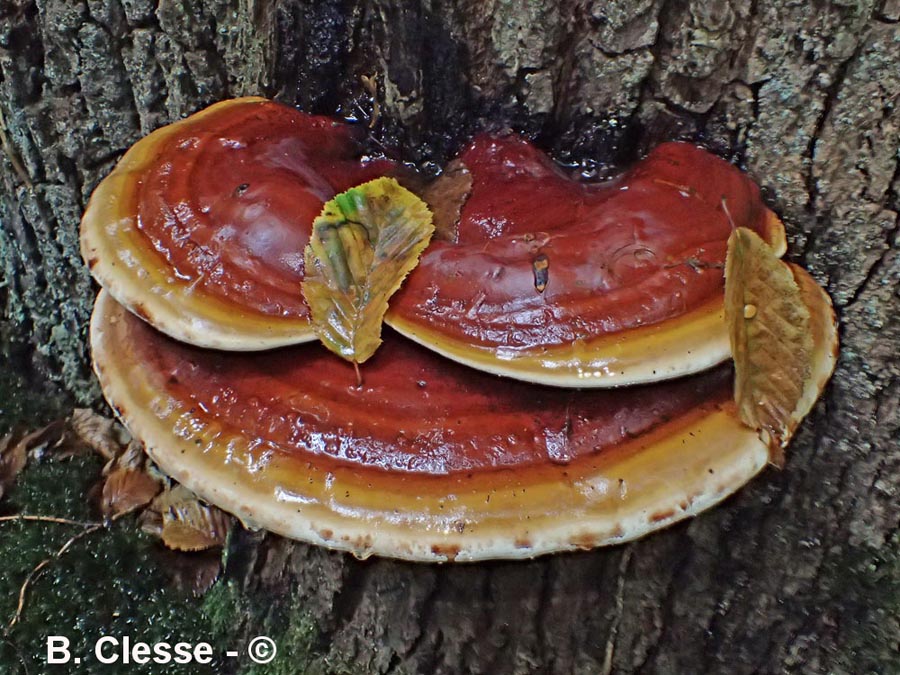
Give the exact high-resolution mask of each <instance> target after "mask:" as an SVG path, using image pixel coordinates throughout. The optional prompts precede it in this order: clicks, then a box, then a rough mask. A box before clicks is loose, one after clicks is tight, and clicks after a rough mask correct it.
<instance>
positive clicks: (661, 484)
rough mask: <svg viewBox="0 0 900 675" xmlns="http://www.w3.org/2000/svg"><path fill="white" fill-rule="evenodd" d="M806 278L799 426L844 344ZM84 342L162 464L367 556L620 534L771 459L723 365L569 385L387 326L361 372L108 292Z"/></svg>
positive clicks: (500, 551) (687, 511) (696, 501)
mask: <svg viewBox="0 0 900 675" xmlns="http://www.w3.org/2000/svg"><path fill="white" fill-rule="evenodd" d="M794 275H795V276H796V278H797V281H798V283H800V285H801V290H802V291H803V293H804V297H805V299H806V302H807V304H808V306H809V309H810V313H811V315H812V321H811V322H810V326H811V330H812V337H813V353H812V360H811V363H812V368H811V376H810V378H809V379H808V381H807V385H806V388H805V391H804V392H803V396H802V397H801V399H800V402H799V403H798V406H797V408H796V409H795V410H794V413H793V415H792V420H793V423H792V424H790V425H789V431H788V435H789V434H790V432H791V431H792V430H793V426H794V425H795V423H796V421H797V420H799V419H800V418H802V417H803V416H804V415H805V414H806V413H807V412H808V411H809V409H810V407H811V406H812V404H813V403H814V402H815V399H816V397H817V396H818V394H819V393H820V391H821V389H822V387H824V385H825V382H826V381H827V379H828V376H829V375H830V373H831V370H832V368H833V365H834V348H835V344H836V333H835V326H834V317H833V314H832V313H831V306H830V302H829V301H828V299H827V296H826V295H825V294H824V292H823V291H822V290H821V289H820V288H819V287H818V286H816V285H815V284H814V283H813V282H812V281H811V280H810V279H809V278H808V276H807V275H806V273H805V272H803V271H802V270H799V269H795V270H794ZM91 346H92V353H93V359H94V368H95V371H96V373H97V375H98V377H99V380H100V383H101V386H102V388H103V392H104V394H105V395H106V397H107V400H108V401H109V402H110V404H111V405H112V406H113V408H114V409H115V410H116V411H117V414H118V415H119V416H120V418H121V419H122V420H123V421H124V422H125V424H126V425H127V426H128V428H129V429H130V430H131V432H132V433H133V434H134V436H135V437H136V438H138V439H140V440H141V441H142V442H143V443H144V445H145V448H146V450H147V452H148V454H149V455H150V456H151V457H152V458H153V459H154V460H155V461H156V462H157V463H158V464H159V465H160V466H161V467H162V468H163V469H164V470H165V471H166V472H167V473H169V474H170V475H171V476H173V477H174V478H175V479H176V480H178V481H179V482H181V483H183V484H184V485H186V486H187V487H189V488H190V489H191V490H193V491H195V492H196V493H198V494H199V495H201V496H202V497H203V498H205V499H207V500H208V501H210V502H212V503H215V504H217V505H219V506H221V507H223V508H225V509H226V510H228V511H231V512H232V513H234V514H236V515H237V516H238V517H240V518H241V519H242V520H243V521H244V522H245V523H247V524H251V525H254V526H258V527H265V528H266V529H269V530H272V531H274V532H277V533H280V534H283V535H286V536H289V537H293V538H296V539H300V540H304V541H309V542H312V543H316V544H321V545H325V546H328V547H331V548H335V549H340V550H346V551H351V552H352V553H354V554H355V555H357V556H360V557H365V556H368V555H371V554H377V555H382V556H390V557H395V558H403V559H408V560H418V561H447V560H457V561H467V560H482V559H488V558H526V557H532V556H535V555H539V554H543V553H549V552H553V551H562V550H570V549H577V548H590V547H594V546H600V545H603V544H607V543H615V542H622V541H627V540H630V539H634V538H636V537H639V536H641V535H643V534H646V533H647V532H650V531H652V530H655V529H657V528H660V527H664V526H666V525H669V524H671V523H673V522H676V521H678V520H680V519H683V518H686V517H689V516H692V515H695V514H697V513H698V512H699V511H701V510H703V509H705V508H708V507H709V506H711V505H713V504H715V503H717V502H719V501H720V500H722V499H724V498H725V497H726V496H728V495H729V494H731V493H732V492H734V491H735V490H737V489H738V488H739V487H740V486H741V485H743V484H744V483H745V482H746V481H748V480H749V479H750V478H751V477H752V476H754V475H755V474H756V473H757V472H758V471H760V470H761V469H762V468H763V467H764V466H765V465H766V463H767V461H768V460H769V457H770V447H769V445H768V444H767V443H765V442H763V441H762V440H761V438H760V435H759V434H758V433H757V431H756V430H754V429H752V428H750V427H748V426H746V425H745V424H743V423H742V422H741V421H740V419H739V417H738V413H737V408H736V406H735V404H734V402H733V401H732V398H731V393H732V372H731V369H730V367H729V366H720V367H719V368H717V369H713V370H710V371H708V372H706V373H703V374H699V375H694V376H692V377H689V378H682V379H679V380H673V381H668V382H660V383H654V384H646V385H643V386H640V387H631V388H627V389H623V390H615V391H612V390H572V389H563V388H557V387H547V386H543V385H537V384H528V383H523V382H518V381H515V380H511V379H501V378H496V377H494V376H492V375H489V374H486V373H481V372H478V371H476V370H473V369H470V368H466V367H464V366H461V365H457V364H455V363H453V362H452V361H450V360H448V359H444V358H442V357H440V356H438V355H436V354H434V353H433V352H431V351H429V350H426V349H424V348H422V347H420V346H417V345H415V344H414V343H412V342H410V341H408V340H404V339H403V338H401V337H399V336H397V335H396V334H394V335H388V336H386V339H385V343H384V345H383V346H382V348H381V349H380V350H379V351H378V353H377V354H376V355H375V356H374V357H373V359H372V360H371V361H370V362H368V363H367V364H366V378H365V383H364V384H363V385H362V386H357V385H356V380H355V378H354V374H353V368H352V366H351V365H350V364H348V363H347V362H345V361H342V360H340V359H337V358H336V357H334V356H333V355H332V354H330V353H328V352H326V351H325V350H324V348H322V347H321V346H320V345H303V346H296V347H290V348H285V349H281V350H274V351H268V352H261V353H229V352H222V351H215V350H206V349H201V348H197V347H194V346H190V345H185V344H182V343H179V342H176V341H174V340H172V339H171V338H169V337H166V336H164V335H162V334H161V333H159V332H157V331H155V330H154V329H153V328H151V327H150V326H148V325H147V324H146V323H144V322H142V321H140V320H138V319H137V318H135V317H134V316H133V315H132V314H131V313H129V312H127V311H126V310H125V309H124V308H123V307H122V306H121V305H119V304H118V303H116V302H115V300H113V299H112V297H111V296H110V294H109V293H107V292H105V291H103V292H101V294H100V296H99V297H98V300H97V303H96V306H95V309H94V314H93V318H92V322H91ZM784 440H785V441H786V440H787V439H784Z"/></svg>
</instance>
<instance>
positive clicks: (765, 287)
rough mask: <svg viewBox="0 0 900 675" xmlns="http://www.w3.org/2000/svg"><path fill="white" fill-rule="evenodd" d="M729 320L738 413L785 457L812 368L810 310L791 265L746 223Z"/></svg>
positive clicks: (733, 269) (737, 233)
mask: <svg viewBox="0 0 900 675" xmlns="http://www.w3.org/2000/svg"><path fill="white" fill-rule="evenodd" d="M725 320H726V322H727V323H728V331H729V337H730V340H731V352H732V356H733V358H734V368H735V378H734V398H735V402H736V403H737V407H738V413H739V415H740V418H741V420H742V421H743V422H744V423H745V424H746V425H748V426H750V427H753V428H754V429H758V430H759V431H760V434H761V437H762V439H763V440H764V441H765V442H766V443H767V444H768V445H769V451H770V457H771V460H772V461H773V462H775V463H781V462H783V447H784V444H785V443H786V439H787V438H789V436H790V431H791V429H792V426H793V421H792V416H793V413H794V411H795V410H796V408H797V405H798V403H799V401H800V399H801V397H802V395H803V391H804V388H805V386H806V382H807V380H808V379H809V378H810V373H811V369H812V353H813V338H812V333H811V330H810V313H809V309H808V308H807V307H806V305H805V304H804V302H803V297H802V295H801V292H800V288H799V287H798V286H797V282H796V281H795V280H794V275H793V274H792V272H791V269H790V267H789V266H788V265H787V264H786V263H784V262H782V261H781V260H779V259H778V257H777V256H776V255H775V253H774V252H773V251H772V249H771V247H769V245H768V244H766V243H765V242H764V241H763V240H762V239H761V238H760V237H759V236H758V235H757V234H756V233H754V232H753V231H751V230H748V229H747V228H743V227H739V228H737V229H735V230H734V232H732V234H731V237H730V238H729V239H728V255H727V258H726V261H725Z"/></svg>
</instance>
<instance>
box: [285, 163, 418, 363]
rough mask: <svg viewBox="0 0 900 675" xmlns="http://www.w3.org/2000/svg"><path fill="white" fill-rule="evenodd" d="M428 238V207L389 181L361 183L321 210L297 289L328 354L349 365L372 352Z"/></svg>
mask: <svg viewBox="0 0 900 675" xmlns="http://www.w3.org/2000/svg"><path fill="white" fill-rule="evenodd" d="M433 232H434V224H433V223H432V218H431V212H430V211H429V210H428V207H427V206H426V205H425V203H424V202H423V201H422V200H421V199H419V198H418V197H416V196H415V195H414V194H413V193H412V192H410V191H409V190H407V189H406V188H404V187H402V186H401V185H400V184H399V183H398V182H397V181H396V180H395V179H393V178H378V179H376V180H373V181H370V182H368V183H364V184H362V185H359V186H357V187H354V188H351V189H349V190H347V191H346V192H343V193H341V194H339V195H337V196H336V197H335V198H334V199H332V200H331V201H329V202H327V203H326V204H325V208H324V209H323V210H322V214H321V215H320V216H319V217H318V218H316V219H315V221H313V232H312V236H311V237H310V242H309V245H308V246H307V247H306V253H305V261H306V272H305V274H306V278H305V279H304V281H303V286H302V289H303V296H304V298H305V299H306V302H307V304H308V305H309V308H310V311H311V314H312V322H313V327H314V329H315V331H316V334H317V335H318V336H319V339H320V340H321V341H322V343H323V344H324V345H325V346H326V347H327V348H328V349H330V350H331V351H333V352H334V353H335V354H338V355H339V356H341V357H343V358H345V359H347V360H348V361H353V362H354V363H362V362H364V361H365V360H366V359H368V358H369V357H370V356H372V354H374V353H375V350H376V349H378V346H379V345H380V344H381V323H382V320H383V318H384V313H385V312H386V311H387V307H388V299H389V298H390V296H391V295H393V294H394V292H395V291H396V290H397V289H398V288H399V287H400V284H401V283H402V282H403V279H404V278H405V277H406V275H407V274H409V272H410V271H411V270H412V269H413V268H414V267H415V266H416V264H417V263H418V259H419V254H420V253H421V252H422V251H423V250H424V249H425V247H426V246H428V242H429V241H430V240H431V235H432V233H433Z"/></svg>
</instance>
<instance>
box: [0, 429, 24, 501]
mask: <svg viewBox="0 0 900 675" xmlns="http://www.w3.org/2000/svg"><path fill="white" fill-rule="evenodd" d="M12 440H13V434H12V432H10V433H8V434H6V435H5V436H3V437H2V438H0V499H2V498H3V495H4V494H5V493H6V491H7V490H8V489H9V486H10V485H12V483H13V482H14V481H15V480H16V476H18V475H19V472H20V471H21V470H22V469H23V468H25V464H26V462H27V461H28V453H27V452H26V451H25V448H24V447H23V446H22V445H21V444H19V443H13V442H12Z"/></svg>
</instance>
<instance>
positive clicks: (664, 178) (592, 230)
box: [392, 136, 766, 352]
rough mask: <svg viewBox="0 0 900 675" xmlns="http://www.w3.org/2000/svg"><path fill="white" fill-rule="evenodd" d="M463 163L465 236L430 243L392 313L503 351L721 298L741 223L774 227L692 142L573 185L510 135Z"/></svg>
mask: <svg viewBox="0 0 900 675" xmlns="http://www.w3.org/2000/svg"><path fill="white" fill-rule="evenodd" d="M461 160H462V162H463V163H464V164H465V165H466V166H467V167H468V168H469V170H470V171H471V174H472V179H473V186H472V194H471V196H470V198H469V200H468V201H467V203H466V204H465V206H464V208H463V210H462V214H461V218H460V223H459V233H458V240H457V242H455V243H450V242H435V243H433V244H432V246H431V247H430V248H429V249H428V251H426V253H425V254H424V255H423V257H422V259H421V262H420V265H419V267H418V268H417V269H416V270H414V271H413V273H412V274H411V275H410V278H409V279H408V280H407V282H406V284H405V286H404V287H403V289H402V290H401V292H400V293H399V294H398V295H397V296H396V297H395V298H394V300H393V301H392V312H393V314H394V315H396V316H402V317H403V319H404V320H405V321H408V322H411V323H415V324H419V325H423V326H428V327H429V328H430V329H432V330H437V331H439V332H440V333H442V334H444V335H446V336H447V337H448V338H450V339H453V340H458V341H461V342H466V343H470V344H474V345H480V346H488V347H501V348H503V349H504V350H507V351H508V352H515V351H519V350H528V349H532V348H534V347H535V346H544V347H552V346H555V345H561V344H567V343H572V342H576V341H578V340H587V339H590V338H592V337H596V336H598V335H603V334H611V333H615V332H618V331H622V330H625V329H629V328H635V327H638V326H645V325H649V324H654V323H658V322H660V321H663V320H665V319H668V318H671V317H674V316H678V315H680V314H683V313H685V312H686V311H689V310H691V309H693V308H695V307H698V306H700V305H702V304H703V303H704V302H708V301H709V300H710V299H711V298H713V297H715V296H716V295H718V294H721V293H722V289H723V284H724V282H723V271H722V264H723V263H724V258H725V248H726V242H727V239H728V235H729V234H730V232H731V229H732V226H733V224H734V225H743V226H747V227H751V228H752V229H755V230H758V231H762V230H763V228H764V225H765V222H766V209H765V207H764V206H763V204H762V202H761V201H760V198H759V190H758V188H757V187H756V186H755V185H754V184H753V183H752V181H750V180H749V178H747V177H746V176H744V175H743V174H742V173H740V171H738V170H737V169H735V168H734V167H732V166H731V165H729V164H728V163H726V162H725V161H723V160H721V159H719V158H717V157H715V156H714V155H712V154H710V153H708V152H706V151H704V150H702V149H700V148H697V147H695V146H692V145H689V144H686V143H666V144H664V145H661V146H659V147H658V148H656V149H655V150H654V151H653V152H652V153H651V154H650V155H649V156H648V157H647V158H646V159H645V160H643V161H642V162H640V163H638V164H637V165H635V166H634V167H633V168H632V169H631V170H630V171H628V172H627V173H626V174H624V175H622V176H621V177H619V178H617V179H615V180H613V181H611V182H608V183H604V184H600V185H597V184H594V185H590V184H584V183H578V182H575V181H572V180H570V179H569V178H568V177H566V176H565V175H563V174H562V173H561V172H560V170H559V169H558V168H557V167H556V166H555V165H554V164H553V163H552V162H551V161H550V160H549V159H548V158H547V157H546V156H545V155H543V154H542V153H541V152H540V151H538V150H537V149H536V148H534V147H533V146H532V145H530V144H528V143H527V142H526V141H524V140H521V139H519V138H516V137H514V136H506V137H491V136H480V137H478V138H476V139H475V140H474V141H473V143H472V144H471V145H470V146H469V148H468V149H467V150H466V151H465V152H464V153H463V155H462V156H461ZM536 266H537V267H538V268H541V269H540V272H541V274H540V275H539V276H536ZM536 282H537V287H536Z"/></svg>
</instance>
